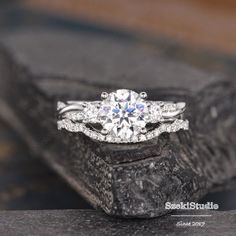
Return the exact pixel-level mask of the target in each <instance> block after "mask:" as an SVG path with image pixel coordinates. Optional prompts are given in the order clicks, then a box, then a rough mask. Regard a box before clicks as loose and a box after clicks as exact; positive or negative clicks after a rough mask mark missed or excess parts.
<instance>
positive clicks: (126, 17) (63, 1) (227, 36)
mask: <svg viewBox="0 0 236 236" xmlns="http://www.w3.org/2000/svg"><path fill="white" fill-rule="evenodd" d="M24 5H25V6H26V7H28V8H30V9H37V10H39V9H41V10H43V11H46V12H48V13H57V14H61V15H64V16H67V17H70V18H75V19H83V20H87V21H90V22H96V24H102V25H106V26H110V27H113V28H122V29H126V30H127V31H134V32H139V33H142V34H144V35H145V34H146V35H152V36H154V35H156V36H161V37H166V38H168V39H171V40H175V41H178V42H180V43H182V44H184V45H189V46H191V47H200V48H206V49H210V50H217V51H221V52H224V53H228V54H234V55H235V54H236V1H235V0H224V1H220V0H158V1H156V0H129V1H126V0H119V1H118V0H50V1H48V0H24Z"/></svg>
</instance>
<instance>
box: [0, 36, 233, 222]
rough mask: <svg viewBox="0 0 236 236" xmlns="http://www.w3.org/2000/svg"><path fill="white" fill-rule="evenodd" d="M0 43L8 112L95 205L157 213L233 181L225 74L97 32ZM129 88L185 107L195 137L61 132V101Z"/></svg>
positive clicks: (129, 213)
mask: <svg viewBox="0 0 236 236" xmlns="http://www.w3.org/2000/svg"><path fill="white" fill-rule="evenodd" d="M1 45H2V46H1V53H0V57H1V67H0V68H1V75H2V77H3V78H5V80H2V81H1V83H2V86H1V88H2V94H1V95H2V97H3V103H4V104H6V106H5V107H6V110H5V112H4V113H3V112H1V113H2V115H5V119H6V120H8V121H9V123H11V124H12V125H13V126H14V128H15V129H16V130H18V131H19V132H20V133H21V134H22V136H23V137H24V138H25V139H26V140H27V141H28V143H29V145H30V146H31V148H33V149H34V150H35V151H36V152H37V153H39V154H40V155H42V157H44V158H45V160H47V162H48V163H49V164H50V165H51V166H52V167H53V168H54V169H55V170H57V171H58V173H60V174H61V175H62V176H63V177H65V178H66V179H67V181H68V182H69V183H70V184H71V185H72V186H74V188H75V189H76V190H77V191H78V192H79V193H81V194H82V195H83V196H84V197H85V198H86V199H88V200H89V201H90V202H91V203H92V204H93V205H94V206H95V207H99V208H102V209H103V210H105V211H106V212H107V213H108V214H110V215H116V216H122V217H154V216H158V215H163V214H165V213H166V210H165V209H164V203H165V202H166V201H171V202H179V201H186V200H189V201H190V200H198V199H200V198H201V197H202V196H203V195H205V194H206V193H207V192H208V191H210V190H211V188H212V187H214V186H215V185H219V184H222V183H224V181H226V180H229V179H230V178H232V177H233V176H235V173H236V161H235V156H236V155H235V154H236V153H235V152H236V149H235V145H234V143H235V141H236V132H235V128H236V126H235V117H234V113H235V108H236V106H235V89H234V87H233V86H232V83H231V82H230V81H229V80H227V79H226V78H225V77H224V76H222V75H219V74H214V73H212V72H209V71H207V70H202V69H199V68H195V67H193V66H191V65H189V64H186V63H183V62H181V61H180V60H179V61H177V60H175V59H173V58H174V57H173V58H172V56H170V54H167V53H166V52H168V47H167V46H165V47H163V45H162V44H161V45H159V47H158V46H157V45H155V47H153V46H152V45H147V44H142V43H140V42H134V41H127V40H125V39H121V38H119V39H116V38H112V37H107V36H102V35H99V34H92V33H86V34H85V33H77V34H75V33H70V32H69V31H67V32H61V31H51V32H50V31H48V32H45V31H35V32H33V31H20V32H15V33H11V34H9V35H6V36H5V37H3V38H1ZM167 45H168V44H167ZM179 53H182V54H184V51H182V52H180V51H179ZM203 57H204V56H203ZM7 81H8V82H7ZM9 81H10V82H9ZM124 87H125V88H131V89H135V90H137V91H140V90H143V89H144V88H145V90H146V91H147V92H148V93H149V94H150V99H160V100H174V101H181V100H184V101H186V102H187V104H188V109H187V112H186V117H187V118H188V119H189V120H190V124H191V125H190V127H191V128H190V131H189V132H178V133H176V134H174V133H173V134H171V135H162V136H161V137H160V138H159V139H153V140H152V141H149V142H144V143H140V144H132V145H115V144H104V143H100V142H96V141H93V140H91V139H89V138H87V137H86V136H84V135H83V134H70V133H67V132H59V131H57V129H56V101H57V100H70V99H72V100H76V99H88V100H90V99H95V98H97V97H98V96H99V94H100V93H101V91H103V90H107V91H110V90H112V89H116V88H124ZM2 107H3V106H2ZM153 166H154V167H153ZM152 167H153V168H152Z"/></svg>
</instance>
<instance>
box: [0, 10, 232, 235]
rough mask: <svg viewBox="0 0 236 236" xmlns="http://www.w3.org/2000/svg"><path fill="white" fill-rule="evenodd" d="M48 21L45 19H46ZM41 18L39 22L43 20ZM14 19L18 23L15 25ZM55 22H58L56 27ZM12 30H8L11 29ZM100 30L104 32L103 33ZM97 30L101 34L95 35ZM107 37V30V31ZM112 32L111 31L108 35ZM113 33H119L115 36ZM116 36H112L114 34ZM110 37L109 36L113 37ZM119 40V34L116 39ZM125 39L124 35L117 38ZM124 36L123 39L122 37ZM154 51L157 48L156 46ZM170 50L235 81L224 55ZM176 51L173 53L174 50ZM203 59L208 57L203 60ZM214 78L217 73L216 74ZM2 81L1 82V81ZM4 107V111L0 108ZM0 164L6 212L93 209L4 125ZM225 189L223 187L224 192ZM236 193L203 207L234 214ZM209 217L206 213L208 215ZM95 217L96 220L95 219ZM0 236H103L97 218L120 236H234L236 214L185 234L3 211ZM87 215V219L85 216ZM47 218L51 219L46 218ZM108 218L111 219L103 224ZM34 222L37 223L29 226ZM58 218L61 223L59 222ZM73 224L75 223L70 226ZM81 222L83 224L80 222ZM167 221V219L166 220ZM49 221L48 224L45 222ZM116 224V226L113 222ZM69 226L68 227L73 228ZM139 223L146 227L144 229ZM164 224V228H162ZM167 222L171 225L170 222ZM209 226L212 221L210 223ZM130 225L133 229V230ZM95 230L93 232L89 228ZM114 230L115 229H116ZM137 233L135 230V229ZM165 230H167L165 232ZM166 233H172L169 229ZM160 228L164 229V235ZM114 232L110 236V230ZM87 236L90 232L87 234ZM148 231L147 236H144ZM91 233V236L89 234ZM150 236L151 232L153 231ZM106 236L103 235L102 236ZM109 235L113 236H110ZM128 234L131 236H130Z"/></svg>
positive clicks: (23, 20)
mask: <svg viewBox="0 0 236 236" xmlns="http://www.w3.org/2000/svg"><path fill="white" fill-rule="evenodd" d="M0 11H1V13H4V14H6V15H7V14H8V12H7V11H4V9H3V8H1V9H0ZM9 13H10V15H12V16H13V18H10V17H6V18H4V20H1V22H0V30H1V29H2V28H4V29H6V28H9V25H10V28H13V29H15V28H19V27H21V26H22V24H23V25H30V26H31V28H32V27H34V28H35V25H36V26H37V27H38V26H40V27H42V25H43V27H45V26H46V25H48V24H49V25H51V27H55V26H56V27H58V23H55V22H60V23H59V24H60V27H62V28H65V26H66V27H69V28H73V30H75V31H77V30H79V31H80V30H81V28H82V30H84V29H85V31H88V30H89V31H91V30H92V31H93V30H94V27H91V28H90V26H91V25H87V24H85V25H84V22H83V23H82V24H81V23H79V22H76V23H75V22H72V21H70V20H65V19H60V18H59V19H58V18H57V19H55V18H54V17H47V16H45V15H42V14H40V17H39V15H37V14H36V16H35V15H34V14H31V13H30V14H29V12H24V11H18V10H17V9H13V10H12V8H10V9H9ZM44 17H45V18H44ZM39 18H40V20H39ZM12 19H15V20H12ZM51 22H53V23H52V24H51ZM5 23H6V25H8V26H7V27H5V26H6V25H5ZM100 30H101V29H99V31H100ZM95 31H97V29H96V30H95ZM102 32H104V29H102ZM105 32H106V33H107V31H105ZM113 33H114V32H113ZM113 33H112V34H113ZM108 35H110V34H109V33H108ZM115 35H117V34H115ZM118 35H120V33H118ZM121 35H122V37H123V34H121ZM153 43H154V45H153V46H154V47H155V42H153ZM169 46H170V45H169ZM169 46H168V47H166V44H165V45H163V48H165V50H163V51H164V54H166V55H169V56H171V57H172V58H177V59H178V60H179V59H181V61H182V60H183V61H187V62H188V63H192V64H194V65H196V66H198V67H200V68H204V69H206V70H209V71H218V72H220V73H223V74H224V75H227V76H228V77H229V78H232V79H234V78H235V74H236V73H235V67H234V65H235V60H234V59H233V58H230V57H226V56H221V55H219V54H213V55H212V54H207V55H206V54H202V53H201V52H199V51H198V52H197V51H195V53H194V57H193V56H192V55H193V54H192V53H191V50H190V51H189V50H187V51H185V50H184V51H183V50H182V49H180V47H178V48H177V47H175V45H173V44H172V47H169ZM170 48H171V49H170ZM202 55H204V56H203V57H202ZM214 73H215V72H214ZM1 80H2V79H1ZM1 108H2V107H1ZM0 131H1V132H0V134H1V135H0V136H1V142H0V159H1V166H0V167H1V168H0V169H1V172H0V175H1V178H0V179H1V191H0V208H1V210H2V209H55V208H80V207H86V208H87V207H89V205H88V204H86V203H85V202H84V201H83V200H81V198H80V197H79V196H78V194H76V193H75V192H74V191H73V190H71V188H69V187H68V186H67V184H65V183H64V181H63V180H62V179H61V178H60V177H58V176H57V175H55V173H54V172H52V171H51V170H50V169H49V168H48V167H47V166H46V165H45V163H44V162H43V161H42V159H41V160H38V159H37V158H34V157H37V156H38V155H37V154H36V155H35V153H34V154H32V153H31V152H29V151H28V150H27V148H26V147H25V143H24V142H22V141H21V138H20V137H19V136H18V135H16V134H15V133H14V132H13V131H12V130H11V129H10V128H9V127H8V126H7V125H6V123H1V125H0ZM234 183H235V182H229V183H228V184H227V186H226V187H227V189H228V188H229V189H232V188H233V187H234V186H235V185H234ZM224 187H225V186H223V188H224ZM217 189H218V190H221V189H222V186H219V187H218V188H217ZM235 194H236V193H235V190H227V191H224V192H216V193H210V194H208V195H207V196H206V198H205V199H203V202H206V201H214V202H216V203H219V204H220V208H222V209H225V210H230V209H235V197H234V196H235ZM204 213H205V212H204ZM94 214H95V215H96V214H97V216H96V217H93V215H94ZM0 215H1V217H0V232H1V233H0V234H1V235H27V234H28V235H47V234H49V235H55V233H57V235H61V234H62V233H60V232H63V235H80V234H81V233H80V232H83V234H81V235H86V233H87V235H91V234H94V235H96V233H95V232H98V233H100V232H101V231H102V226H103V224H100V225H99V226H98V225H97V224H95V223H94V224H93V225H94V226H95V227H94V230H92V226H91V225H92V224H89V225H87V224H88V222H92V223H93V222H94V221H90V220H91V219H95V221H96V222H99V219H100V220H101V221H103V222H105V225H106V226H108V230H107V231H108V232H109V233H110V232H111V231H112V233H113V234H114V235H116V232H117V234H119V233H120V232H121V233H122V232H131V233H130V235H132V233H136V235H145V233H146V232H147V229H148V227H153V226H154V225H155V226H157V227H156V228H154V229H153V231H152V232H151V233H153V234H154V235H155V233H156V235H162V234H161V233H160V232H162V233H163V235H166V234H168V235H184V234H186V235H189V234H194V235H204V234H205V235H217V233H218V235H223V234H224V235H235V227H234V226H235V213H234V211H227V212H218V213H217V215H218V216H217V217H214V218H212V221H211V220H210V222H211V223H210V224H207V225H208V227H207V228H206V229H203V230H201V229H198V228H196V229H193V228H191V229H188V228H187V229H186V228H181V229H179V228H175V227H169V224H168V223H167V224H166V225H167V226H165V223H164V222H163V221H162V220H161V219H162V218H158V219H153V220H149V221H150V224H152V223H153V225H152V226H151V225H149V226H148V227H147V225H148V224H149V223H148V222H149V221H137V222H138V223H137V222H136V221H127V220H125V221H122V220H119V219H118V220H115V219H114V218H108V217H106V216H105V215H103V214H102V213H97V212H96V213H95V212H91V213H90V212H87V213H86V214H85V213H83V214H82V213H81V212H80V211H79V210H78V211H72V212H70V211H65V212H64V211H56V212H55V211H43V212H42V211H33V212H32V211H29V212H25V211H20V212H1V213H0ZM80 215H85V216H80ZM47 216H48V217H47ZM103 217H105V219H106V220H107V221H106V220H103V219H102V218H103ZM30 219H31V220H32V221H30ZM58 219H59V220H58ZM70 219H71V220H72V221H73V222H75V224H73V223H71V221H70ZM77 219H78V221H79V222H83V223H84V222H85V219H86V223H87V224H85V231H83V230H82V229H81V228H80V227H79V226H80V225H82V224H78V221H77ZM81 219H82V220H81ZM163 220H164V221H165V220H166V218H163ZM45 221H46V222H45ZM110 221H112V222H113V224H110V223H108V222H110ZM183 221H188V218H187V219H186V218H184V219H183ZM68 222H69V223H68ZM135 222H136V223H135ZM140 222H143V223H142V224H141V223H140ZM158 222H159V223H158ZM165 222H166V221H165ZM206 222H208V220H207V221H206ZM129 224H130V225H129ZM89 227H90V228H89ZM111 228H112V229H111ZM137 228H138V230H137V231H136V230H135V229H137ZM163 228H165V229H164V230H165V231H161V230H162V229H163ZM166 228H167V229H166ZM159 229H160V230H159ZM109 230H110V231H109ZM84 232H85V233H84ZM141 232H143V234H142V233H141ZM88 233H89V234H88ZM149 233H150V232H149ZM100 235H104V231H102V234H101V233H100ZM107 235H109V234H107ZM127 235H129V234H127Z"/></svg>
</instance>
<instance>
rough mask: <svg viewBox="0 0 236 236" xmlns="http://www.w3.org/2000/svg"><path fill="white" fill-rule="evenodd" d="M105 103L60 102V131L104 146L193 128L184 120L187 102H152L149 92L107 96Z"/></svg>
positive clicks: (103, 95)
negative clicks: (78, 135) (85, 136)
mask: <svg viewBox="0 0 236 236" xmlns="http://www.w3.org/2000/svg"><path fill="white" fill-rule="evenodd" d="M101 99H102V100H101V101H67V102H58V104H57V110H58V122H57V125H58V129H59V130H61V129H66V130H67V131H70V132H82V133H84V134H85V135H87V136H88V137H90V138H92V139H95V140H98V141H103V142H109V143H137V142H143V141H146V140H150V139H153V138H155V137H158V136H159V135H161V134H162V133H164V132H168V133H171V132H177V131H179V130H181V129H183V130H188V128H189V121H188V120H183V119H182V117H183V113H184V111H185V109H186V104H185V103H184V102H169V101H150V100H147V93H146V92H141V93H136V92H134V91H132V90H128V89H119V90H116V91H114V92H111V93H106V92H103V93H102V94H101Z"/></svg>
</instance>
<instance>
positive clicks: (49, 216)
mask: <svg viewBox="0 0 236 236" xmlns="http://www.w3.org/2000/svg"><path fill="white" fill-rule="evenodd" d="M203 213H204V214H206V213H207V214H210V215H212V216H211V217H173V216H170V215H167V216H163V217H159V218H156V219H149V220H122V219H116V218H112V217H108V216H106V215H104V214H102V213H101V212H97V211H93V210H53V211H8V212H0V234H1V235H2V236H16V235H17V236H41V235H44V236H52V235H63V236H73V235H76V236H90V235H96V236H115V235H126V236H133V235H137V236H143V235H148V236H154V235H160V236H164V235H168V236H175V235H196V236H198V235H201V236H209V235H215V236H222V235H224V236H233V235H235V232H236V212H235V211H231V212H227V213H226V212H215V211H214V212H213V211H210V212H209V211H207V212H206V211H204V212H201V211H198V212H196V211H195V212H193V211H188V213H187V214H195V215H197V214H203ZM179 214H184V212H182V213H181V212H180V213H179ZM179 221H182V222H196V221H201V222H202V221H203V222H205V226H204V227H202V228H201V227H194V226H192V227H191V226H185V227H184V226H182V227H181V226H180V227H177V226H176V224H177V222H179Z"/></svg>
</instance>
